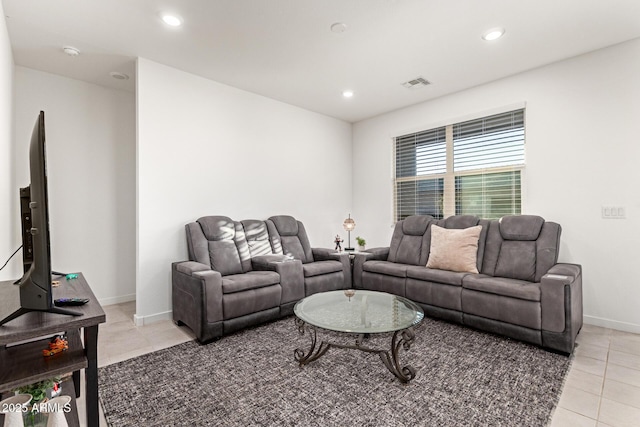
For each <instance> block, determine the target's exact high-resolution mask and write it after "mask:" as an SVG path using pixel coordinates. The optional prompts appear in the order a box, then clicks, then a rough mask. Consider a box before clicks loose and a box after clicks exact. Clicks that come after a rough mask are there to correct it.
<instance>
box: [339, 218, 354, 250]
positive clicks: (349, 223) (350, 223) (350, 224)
mask: <svg viewBox="0 0 640 427" xmlns="http://www.w3.org/2000/svg"><path fill="white" fill-rule="evenodd" d="M342 226H343V227H344V229H345V230H346V231H347V235H348V236H349V237H348V246H347V247H346V248H344V250H345V251H353V250H354V249H353V248H352V247H351V231H352V230H353V229H354V228H356V222H355V221H354V220H353V219H351V214H349V218H347V219H345V220H344V222H343V223H342Z"/></svg>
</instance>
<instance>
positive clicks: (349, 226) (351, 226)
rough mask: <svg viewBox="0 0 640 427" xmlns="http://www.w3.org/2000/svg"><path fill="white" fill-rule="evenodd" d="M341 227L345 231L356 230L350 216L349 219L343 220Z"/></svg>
mask: <svg viewBox="0 0 640 427" xmlns="http://www.w3.org/2000/svg"><path fill="white" fill-rule="evenodd" d="M342 226H343V227H344V229H345V231H353V229H354V228H356V222H355V221H354V220H353V219H351V214H349V218H347V219H345V220H344V222H343V223H342Z"/></svg>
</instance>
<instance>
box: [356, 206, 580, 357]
mask: <svg viewBox="0 0 640 427" xmlns="http://www.w3.org/2000/svg"><path fill="white" fill-rule="evenodd" d="M433 225H438V226H440V227H443V228H447V229H465V228H468V227H473V226H476V225H481V226H482V231H481V233H480V235H479V239H478V249H477V260H476V261H477V263H476V265H477V271H478V273H470V272H454V271H447V270H440V269H434V268H427V267H426V264H427V261H428V259H429V252H430V249H431V228H432V226H433ZM560 233H561V227H560V225H558V224H556V223H553V222H548V221H545V220H544V219H543V218H541V217H539V216H533V215H517V216H506V217H503V218H501V219H500V220H494V221H486V220H479V219H478V218H477V217H474V216H468V215H458V216H452V217H449V218H446V219H443V220H435V219H434V218H433V217H431V216H427V215H416V216H410V217H408V218H406V219H404V220H402V221H399V222H398V223H397V224H396V226H395V229H394V233H393V236H392V239H391V243H390V246H389V247H386V248H374V249H369V250H367V252H368V254H357V255H356V257H355V261H354V283H355V287H356V288H364V289H371V290H380V291H385V292H390V293H394V294H397V295H401V296H404V297H406V298H409V299H411V300H413V301H415V302H417V303H418V304H420V305H421V306H422V307H423V309H424V310H425V313H426V314H428V315H431V316H434V317H439V318H444V319H447V320H450V321H454V322H458V323H462V324H464V325H469V326H472V327H475V328H478V329H482V330H485V331H489V332H494V333H498V334H501V335H505V336H508V337H512V338H516V339H519V340H522V341H526V342H530V343H533V344H537V345H540V346H543V347H545V348H547V349H551V350H555V351H559V352H563V353H571V352H572V351H573V348H574V345H575V338H576V335H577V334H578V332H579V330H580V328H581V327H582V269H581V267H580V266H579V265H575V264H558V263H557V259H558V252H559V247H560Z"/></svg>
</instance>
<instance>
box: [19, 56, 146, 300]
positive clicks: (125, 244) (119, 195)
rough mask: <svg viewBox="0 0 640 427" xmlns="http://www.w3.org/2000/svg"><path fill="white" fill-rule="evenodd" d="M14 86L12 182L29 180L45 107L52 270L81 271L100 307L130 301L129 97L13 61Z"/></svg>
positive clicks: (132, 116) (132, 263)
mask: <svg viewBox="0 0 640 427" xmlns="http://www.w3.org/2000/svg"><path fill="white" fill-rule="evenodd" d="M15 91H16V97H15V98H16V99H15V168H14V169H15V183H16V186H24V185H27V184H28V183H29V176H28V167H27V165H28V144H29V141H30V138H31V132H32V130H33V125H34V123H35V121H36V118H37V116H38V112H39V111H40V110H43V111H44V112H45V132H46V141H47V169H48V178H49V181H48V184H49V209H50V210H49V222H50V230H51V262H52V267H53V269H54V270H57V271H62V272H73V271H82V272H83V273H84V275H85V277H86V278H87V281H88V282H89V285H90V286H91V289H92V290H93V292H94V294H95V295H96V297H97V298H98V300H99V301H100V302H101V303H102V304H112V303H116V302H122V301H127V300H133V299H134V298H135V99H134V95H133V94H132V93H129V92H124V91H119V90H114V89H108V88H105V87H102V86H97V85H93V84H89V83H86V82H82V81H79V80H73V79H69V78H66V77H61V76H58V75H54V74H49V73H44V72H41V71H35V70H32V69H29V68H24V67H19V66H17V67H16V74H15ZM12 190H15V191H13V192H12V196H13V197H15V198H17V197H18V196H17V194H18V193H17V188H14V189H12ZM13 226H14V229H15V232H16V233H17V234H18V236H19V232H20V225H19V223H16V224H13Z"/></svg>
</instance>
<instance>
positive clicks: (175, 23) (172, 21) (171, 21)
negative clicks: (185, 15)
mask: <svg viewBox="0 0 640 427" xmlns="http://www.w3.org/2000/svg"><path fill="white" fill-rule="evenodd" d="M161 18H162V22H164V23H165V24H167V25H169V26H171V27H179V26H180V25H182V19H180V17H178V16H176V15H171V14H168V13H163V14H162V15H161Z"/></svg>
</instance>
